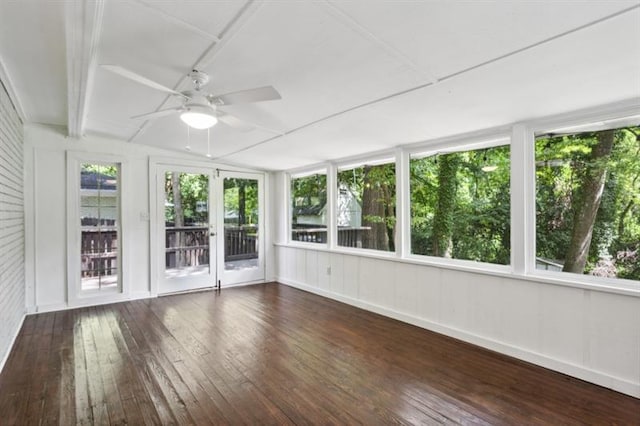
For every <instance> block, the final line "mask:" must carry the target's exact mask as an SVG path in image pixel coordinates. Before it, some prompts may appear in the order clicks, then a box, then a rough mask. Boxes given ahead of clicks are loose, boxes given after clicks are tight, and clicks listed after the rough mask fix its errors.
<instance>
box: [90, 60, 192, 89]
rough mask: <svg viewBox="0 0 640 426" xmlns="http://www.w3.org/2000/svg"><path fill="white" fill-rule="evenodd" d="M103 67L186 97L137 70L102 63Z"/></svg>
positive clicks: (137, 81)
mask: <svg viewBox="0 0 640 426" xmlns="http://www.w3.org/2000/svg"><path fill="white" fill-rule="evenodd" d="M100 66H101V67H102V68H104V69H106V70H108V71H111V72H112V73H115V74H118V75H120V76H122V77H125V78H128V79H129V80H133V81H135V82H136V83H140V84H144V85H145V86H148V87H151V88H153V89H156V90H160V91H161V92H165V93H169V94H172V95H177V96H182V97H185V96H184V95H183V94H182V93H180V92H176V91H175V90H173V89H169V88H168V87H166V86H163V85H162V84H160V83H156V82H155V81H153V80H149V79H148V78H146V77H143V76H141V75H140V74H136V73H135V72H133V71H131V70H128V69H126V68H123V67H121V66H120V65H108V64H102V65H100Z"/></svg>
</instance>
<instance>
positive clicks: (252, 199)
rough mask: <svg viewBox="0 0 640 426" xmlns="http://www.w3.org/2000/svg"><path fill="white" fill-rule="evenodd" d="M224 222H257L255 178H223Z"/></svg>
mask: <svg viewBox="0 0 640 426" xmlns="http://www.w3.org/2000/svg"><path fill="white" fill-rule="evenodd" d="M224 213H225V220H224V221H225V223H229V224H234V225H238V226H242V225H255V224H256V223H258V181H257V180H255V179H242V178H225V179H224Z"/></svg>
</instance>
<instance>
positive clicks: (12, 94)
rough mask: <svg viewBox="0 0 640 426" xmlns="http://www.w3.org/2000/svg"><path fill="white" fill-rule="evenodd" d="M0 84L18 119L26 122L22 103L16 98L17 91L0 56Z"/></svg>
mask: <svg viewBox="0 0 640 426" xmlns="http://www.w3.org/2000/svg"><path fill="white" fill-rule="evenodd" d="M0 84H2V85H3V86H4V88H5V89H6V90H7V94H8V95H9V100H11V103H12V104H13V108H15V110H16V113H17V114H18V118H19V119H20V121H22V123H23V124H24V123H26V118H25V113H24V109H23V107H22V104H21V103H20V98H18V93H17V92H16V91H15V89H14V87H13V82H12V81H11V78H10V77H9V73H8V72H7V69H6V68H5V67H4V64H3V63H2V60H1V58H0Z"/></svg>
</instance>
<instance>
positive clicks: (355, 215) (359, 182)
mask: <svg viewBox="0 0 640 426" xmlns="http://www.w3.org/2000/svg"><path fill="white" fill-rule="evenodd" d="M337 225H338V245H339V246H342V247H357V248H366V249H374V250H382V251H395V241H394V236H395V228H396V167H395V162H388V163H384V164H376V165H363V166H359V167H354V168H349V169H345V170H340V171H339V172H338V200H337Z"/></svg>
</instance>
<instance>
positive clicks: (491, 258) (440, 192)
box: [410, 146, 511, 265]
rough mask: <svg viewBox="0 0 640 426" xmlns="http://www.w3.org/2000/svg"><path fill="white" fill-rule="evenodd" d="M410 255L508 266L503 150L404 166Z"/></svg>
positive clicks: (505, 153)
mask: <svg viewBox="0 0 640 426" xmlns="http://www.w3.org/2000/svg"><path fill="white" fill-rule="evenodd" d="M410 173H411V178H410V179H411V181H410V185H411V189H410V191H411V194H410V196H411V199H410V202H411V253H413V254H421V255H427V256H436V257H445V258H452V259H465V260H473V261H478V262H487V263H496V264H502V265H508V264H509V262H510V246H511V238H510V214H511V213H510V194H509V183H510V160H509V146H499V147H493V148H486V149H478V150H472V151H465V152H454V153H449V154H440V155H433V156H430V157H424V158H421V157H420V156H415V157H412V158H411V160H410Z"/></svg>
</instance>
